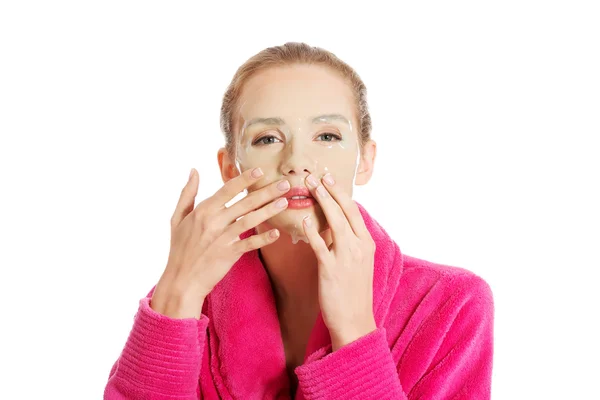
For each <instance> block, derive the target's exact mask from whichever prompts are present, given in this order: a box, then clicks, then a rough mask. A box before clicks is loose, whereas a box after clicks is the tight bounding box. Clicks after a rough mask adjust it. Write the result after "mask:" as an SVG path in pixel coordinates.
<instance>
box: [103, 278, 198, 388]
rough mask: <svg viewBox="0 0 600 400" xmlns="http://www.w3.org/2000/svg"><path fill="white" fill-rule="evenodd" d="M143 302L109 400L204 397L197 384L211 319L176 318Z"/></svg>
mask: <svg viewBox="0 0 600 400" xmlns="http://www.w3.org/2000/svg"><path fill="white" fill-rule="evenodd" d="M153 291H154V288H152V290H150V293H149V294H148V295H147V296H146V297H145V298H143V299H141V300H140V303H139V308H138V312H137V313H136V315H135V318H134V323H133V328H132V329H131V332H130V334H129V337H128V339H127V342H126V343H125V347H124V348H123V351H122V352H121V354H120V356H119V358H118V359H117V360H116V362H115V363H114V364H113V366H112V368H111V371H110V374H109V379H108V383H107V384H106V387H105V389H104V399H105V400H124V399H148V398H152V399H174V398H177V399H179V400H181V399H193V400H197V399H199V398H200V393H199V390H200V388H199V385H198V379H199V376H200V366H201V362H202V355H203V354H202V353H203V350H204V341H205V339H206V327H207V325H208V317H206V315H204V314H202V315H201V316H200V319H196V318H183V319H174V318H169V317H167V316H165V315H162V314H159V313H158V312H156V311H154V310H153V309H152V308H151V307H150V305H151V299H152V293H153Z"/></svg>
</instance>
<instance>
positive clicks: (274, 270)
mask: <svg viewBox="0 0 600 400" xmlns="http://www.w3.org/2000/svg"><path fill="white" fill-rule="evenodd" d="M272 228H273V227H272V226H269V225H268V224H267V223H263V224H261V225H259V226H257V228H256V231H257V233H258V234H261V233H263V232H266V231H268V230H269V229H272ZM279 233H280V236H279V239H277V240H276V241H275V242H274V243H272V244H270V245H268V246H264V247H261V248H260V249H259V255H260V257H261V261H262V263H263V265H264V266H265V269H266V270H267V273H268V275H269V278H270V280H271V286H272V287H273V293H274V295H275V301H276V303H277V308H278V309H280V310H281V309H296V310H297V309H302V310H309V309H314V308H315V307H318V263H317V257H316V256H315V253H314V251H313V249H312V248H311V247H310V244H308V243H306V242H304V241H299V242H297V243H296V244H294V243H293V242H292V237H291V236H290V235H289V234H287V233H286V232H283V231H281V230H280V231H279ZM321 237H323V239H324V240H325V243H326V244H327V246H329V245H330V244H331V242H332V238H331V231H330V230H329V229H327V230H326V231H325V232H323V233H321Z"/></svg>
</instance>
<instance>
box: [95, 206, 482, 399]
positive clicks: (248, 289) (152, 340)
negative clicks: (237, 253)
mask: <svg viewBox="0 0 600 400" xmlns="http://www.w3.org/2000/svg"><path fill="white" fill-rule="evenodd" d="M357 205H358V206H359V209H360V212H361V214H362V216H363V219H364V220H365V223H366V226H367V228H368V229H369V232H370V233H371V236H372V237H373V239H374V240H375V243H376V246H377V248H376V252H375V269H374V284H373V312H374V315H375V322H376V324H377V329H376V330H374V331H373V332H371V333H368V334H366V335H364V336H362V337H361V338H359V339H357V340H356V341H354V342H352V343H349V344H347V345H346V346H343V347H342V348H340V349H338V350H337V351H335V352H332V351H331V340H330V337H329V331H328V330H327V327H326V326H325V324H324V323H323V319H322V316H321V314H319V316H318V318H317V321H316V323H315V325H314V327H313V329H312V333H311V335H310V340H309V342H308V346H307V349H306V355H305V358H304V363H303V364H302V365H300V366H299V367H297V368H296V369H295V373H296V375H297V376H298V382H299V386H298V390H297V393H296V396H295V399H296V400H301V399H397V400H404V399H415V400H416V399H436V400H442V399H489V398H490V392H491V376H492V358H493V325H494V323H493V320H494V303H493V297H492V291H491V289H490V286H489V285H488V284H487V283H486V281H485V280H483V279H482V278H481V277H479V276H477V275H475V274H474V273H472V272H470V271H468V270H466V269H463V268H459V267H454V266H448V265H442V264H435V263H432V262H429V261H425V260H422V259H418V258H415V257H411V256H408V255H405V254H402V253H401V252H400V248H399V247H398V245H397V244H396V243H395V242H394V241H393V240H392V239H391V238H390V237H389V236H388V234H387V233H386V232H385V231H384V229H383V228H382V227H381V226H380V225H379V224H378V223H377V222H376V221H375V220H374V219H373V218H372V217H371V216H370V215H369V214H368V213H367V212H366V210H365V209H364V207H363V206H362V205H360V204H359V203H357ZM255 233H256V232H255V230H254V229H251V230H249V231H247V232H244V233H243V234H242V235H241V237H242V238H246V237H248V236H250V235H253V234H255ZM153 291H154V287H153V288H152V289H151V290H150V293H148V295H147V296H146V297H145V298H142V299H141V300H140V302H139V309H138V311H137V313H136V315H135V317H134V322H133V327H132V329H131V332H130V334H129V336H128V338H127V341H126V343H125V346H124V348H123V350H122V352H121V354H120V356H119V358H118V359H117V360H116V362H115V363H114V365H113V367H112V369H111V371H110V375H109V379H108V383H107V384H106V388H105V391H104V399H110V400H116V399H180V400H182V399H245V400H246V399H290V398H291V397H290V383H289V378H288V375H287V371H286V360H285V352H284V347H283V341H282V337H281V331H280V326H279V320H278V317H277V309H276V306H275V298H274V295H273V291H272V287H271V284H270V281H269V277H268V275H267V272H266V270H265V268H264V266H263V264H262V262H261V261H260V258H259V254H258V251H257V250H255V251H251V252H248V253H245V254H244V255H243V256H242V257H241V258H240V259H239V260H238V261H237V262H236V263H235V264H234V265H233V267H232V268H231V270H230V271H229V272H228V273H227V275H226V276H225V278H224V279H223V280H222V281H221V282H219V284H218V285H217V286H215V288H214V289H213V291H212V292H211V293H210V294H209V296H208V297H207V298H206V301H205V303H204V307H203V309H202V316H201V318H200V319H199V320H196V319H195V318H186V319H171V318H168V317H166V316H164V315H161V314H159V313H157V312H155V311H154V310H153V309H152V308H150V299H151V297H152V293H153Z"/></svg>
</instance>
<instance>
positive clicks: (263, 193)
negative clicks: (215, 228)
mask: <svg viewBox="0 0 600 400" xmlns="http://www.w3.org/2000/svg"><path fill="white" fill-rule="evenodd" d="M289 190H290V183H289V182H288V181H287V180H286V179H282V180H280V181H277V182H273V183H271V184H269V185H267V186H265V187H262V188H260V189H258V190H256V191H254V192H252V193H250V194H249V195H248V196H246V197H244V198H243V199H242V200H240V201H238V202H237V203H235V204H233V205H231V206H230V207H229V208H228V209H227V210H225V211H224V213H223V217H224V218H225V220H226V221H225V224H226V225H229V224H231V223H233V222H235V220H237V219H238V218H240V217H241V216H244V215H246V214H248V213H249V212H251V211H254V210H256V209H258V208H259V207H262V206H264V205H265V204H267V203H268V202H269V201H272V200H273V199H275V198H277V197H279V196H283V195H284V194H285V193H287V192H288V191H289Z"/></svg>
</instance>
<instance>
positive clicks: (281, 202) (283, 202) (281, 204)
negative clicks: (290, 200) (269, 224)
mask: <svg viewBox="0 0 600 400" xmlns="http://www.w3.org/2000/svg"><path fill="white" fill-rule="evenodd" d="M286 204H287V199H286V198H285V197H282V198H281V199H279V200H277V201H276V202H275V206H277V208H284V207H285V205H286Z"/></svg>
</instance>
